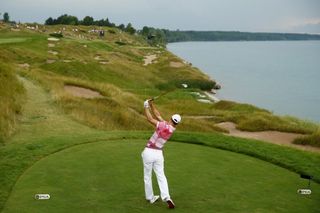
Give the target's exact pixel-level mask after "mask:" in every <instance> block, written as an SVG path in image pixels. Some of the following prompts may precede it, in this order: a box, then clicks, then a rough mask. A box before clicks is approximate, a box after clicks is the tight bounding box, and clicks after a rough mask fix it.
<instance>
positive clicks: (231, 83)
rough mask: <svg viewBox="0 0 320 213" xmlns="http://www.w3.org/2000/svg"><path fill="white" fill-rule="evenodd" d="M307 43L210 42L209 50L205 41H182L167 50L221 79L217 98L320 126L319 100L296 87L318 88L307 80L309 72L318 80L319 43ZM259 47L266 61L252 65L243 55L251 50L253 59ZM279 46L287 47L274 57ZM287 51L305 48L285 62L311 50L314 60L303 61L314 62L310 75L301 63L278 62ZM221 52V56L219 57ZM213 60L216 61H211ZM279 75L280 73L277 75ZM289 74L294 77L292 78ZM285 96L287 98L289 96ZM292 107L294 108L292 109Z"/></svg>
mask: <svg viewBox="0 0 320 213" xmlns="http://www.w3.org/2000/svg"><path fill="white" fill-rule="evenodd" d="M285 41H287V40H285ZM290 41H291V40H290ZM307 41H308V42H307V43H305V42H306V41H300V40H299V41H294V42H288V43H287V45H285V44H282V45H281V42H274V41H270V45H269V44H267V43H265V42H264V41H263V42H259V41H258V42H256V44H253V43H251V42H248V46H247V45H246V44H244V42H242V41H241V42H238V43H239V44H236V43H237V42H232V43H233V44H230V45H228V44H227V42H224V43H225V44H226V45H224V44H217V43H216V45H215V44H214V43H215V42H216V41H209V42H208V45H209V43H210V42H211V43H212V45H210V46H209V47H208V45H207V44H206V42H207V41H205V43H204V42H203V41H191V42H190V41H186V44H185V45H184V44H180V43H181V42H173V43H172V42H171V43H168V44H169V45H168V47H167V50H168V51H170V52H171V53H172V54H174V55H177V56H178V57H180V58H181V59H182V60H188V61H190V62H192V64H194V65H195V66H196V67H198V68H199V70H200V71H201V72H203V73H204V74H206V75H207V76H210V77H211V78H213V79H215V78H217V76H219V81H221V82H222V83H223V86H224V87H223V88H222V91H218V94H216V95H215V96H216V97H217V98H218V99H221V100H222V99H225V100H230V101H234V102H237V103H247V104H250V105H254V106H258V107H259V108H263V109H267V110H268V111H271V112H273V114H275V115H278V116H288V117H294V118H297V119H299V120H303V121H307V122H312V123H314V124H317V125H320V114H319V113H318V112H317V110H316V108H315V107H314V106H316V105H317V103H318V102H319V101H318V100H319V99H316V95H312V94H313V93H312V92H309V91H310V89H309V90H308V89H307V88H305V87H302V88H297V86H299V85H302V86H303V84H302V82H305V81H307V82H309V83H310V84H311V85H316V84H315V80H314V79H315V78H312V79H310V78H308V77H307V76H308V73H309V75H311V74H312V76H315V77H316V76H318V74H316V73H317V72H316V70H315V69H316V66H318V65H317V64H319V63H318V62H313V61H314V60H313V58H314V57H315V54H316V53H317V52H318V51H319V46H320V45H319V43H320V41H318V40H317V41H315V40H307ZM228 42H229V41H228ZM297 42H298V43H299V44H298V43H297ZM300 42H301V43H300ZM312 42H316V43H315V44H316V45H311V44H313V43H312ZM175 43H179V45H177V46H175ZM187 43H189V44H187ZM198 43H199V45H198ZM201 43H202V44H201ZM249 43H250V44H249ZM271 43H273V44H274V45H271ZM170 44H173V46H170ZM303 44H305V45H303ZM236 47H239V48H240V51H237V53H232V49H233V48H236ZM260 47H263V48H264V49H265V50H264V51H263V54H265V55H266V57H267V58H266V59H264V58H262V57H260V56H257V61H258V62H255V64H254V65H251V64H252V63H250V59H248V57H245V56H243V57H242V55H243V54H242V53H243V52H246V49H249V53H251V55H250V54H249V56H251V57H254V55H255V54H253V53H256V52H257V48H260ZM279 47H284V50H282V51H280V53H276V55H275V54H272V53H273V52H274V51H275V50H276V49H275V48H279ZM212 48H214V50H213V51H210V50H211V49H212ZM241 48H245V49H241ZM288 48H289V49H292V48H293V50H298V49H297V48H304V49H303V50H304V51H302V53H296V51H295V52H294V53H290V55H289V56H286V57H285V59H287V60H289V59H292V57H295V56H299V55H301V54H304V52H305V51H309V50H310V51H311V50H312V54H311V56H313V57H311V59H310V57H308V58H303V59H302V60H303V61H302V62H310V63H311V62H313V63H311V64H312V65H310V66H311V67H310V68H309V69H308V71H309V72H308V73H307V74H304V73H302V72H301V70H302V69H303V68H304V65H303V64H302V63H300V62H295V63H293V65H289V66H288V65H286V64H284V63H282V60H280V59H279V58H280V57H277V56H278V55H279V54H280V55H283V54H284V53H286V52H287V50H288ZM192 50H197V51H198V52H199V51H200V52H199V53H198V52H193V51H192ZM221 51H222V53H221V54H220V52H221ZM230 51H231V53H230ZM210 53H212V55H210V56H208V57H207V56H206V55H208V54H210ZM230 54H231V55H230ZM227 56H230V57H231V58H234V57H240V59H239V62H232V61H230V60H228V59H227V58H226V57H227ZM202 58H203V59H202ZM207 58H208V60H207ZM211 58H212V59H213V60H211ZM225 58H226V59H225ZM229 62H230V64H229ZM237 64H238V65H237ZM266 64H268V66H266ZM213 65H215V66H214V67H216V68H214V67H213ZM260 65H261V66H262V67H260V68H259V67H258V66H260ZM264 65H265V66H264ZM319 66H320V65H319ZM237 67H239V68H238V70H239V71H232V70H234V69H235V68H237ZM231 69H232V70H231ZM257 69H258V70H257ZM279 69H280V71H281V70H285V71H283V72H280V71H279ZM204 70H206V71H204ZM214 70H215V71H214ZM289 71H290V72H289ZM266 72H268V73H270V76H269V77H268V78H266V79H265V80H264V78H263V77H259V76H265V77H266V75H263V74H264V73H266ZM279 72H280V74H277V73H279ZM250 73H253V74H252V76H251V77H250V76H249V78H248V79H249V80H245V78H244V77H243V76H246V75H250ZM286 73H288V74H286ZM289 73H292V74H291V75H289ZM237 76H239V77H237ZM241 76H242V77H243V78H242V77H241ZM276 76H278V79H276V80H275V81H274V83H276V84H277V86H276V87H275V85H274V83H272V80H271V79H275V78H276ZM285 76H288V83H286V84H281V83H280V82H281V80H280V79H281V78H283V77H285ZM244 85H245V87H244ZM226 86H228V88H227V90H225V87H226ZM260 86H261V87H260ZM317 87H318V86H313V87H312V88H313V91H316V89H317ZM237 88H238V89H237ZM249 88H251V89H249ZM295 90H297V92H298V93H297V95H295V94H296V93H293V92H289V91H295ZM226 92H227V94H228V95H223V94H226ZM259 94H260V95H259ZM276 94H277V95H276ZM286 94H288V95H287V96H286ZM227 96H228V97H229V98H228V97H227ZM230 97H231V98H230ZM232 97H233V98H232ZM263 97H265V98H263ZM281 97H285V99H286V100H287V101H284V98H281ZM295 100H297V101H295ZM293 104H294V107H292V106H293Z"/></svg>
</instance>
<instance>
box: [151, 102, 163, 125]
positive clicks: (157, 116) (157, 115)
mask: <svg viewBox="0 0 320 213" xmlns="http://www.w3.org/2000/svg"><path fill="white" fill-rule="evenodd" d="M150 107H151V110H152V112H153V114H154V116H155V117H156V119H157V120H158V121H163V118H162V117H161V115H160V112H159V111H158V109H157V108H156V107H155V106H154V104H153V103H152V102H150Z"/></svg>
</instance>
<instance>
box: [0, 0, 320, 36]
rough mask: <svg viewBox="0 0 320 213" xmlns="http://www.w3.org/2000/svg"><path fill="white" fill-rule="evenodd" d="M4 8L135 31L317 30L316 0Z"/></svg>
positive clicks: (67, 2) (118, 1) (19, 4)
mask: <svg viewBox="0 0 320 213" xmlns="http://www.w3.org/2000/svg"><path fill="white" fill-rule="evenodd" d="M4 12H8V13H9V15H10V19H11V20H15V21H21V22H39V23H44V21H45V20H46V19H47V18H48V17H50V16H51V17H53V18H56V17H58V16H59V15H62V14H65V13H66V14H69V15H75V16H77V17H78V18H80V19H82V18H83V17H84V16H86V15H89V16H92V17H94V18H95V19H101V18H107V17H108V18H109V20H110V21H112V22H114V23H116V24H121V23H124V24H127V23H128V22H131V23H132V24H133V26H134V27H135V28H138V29H141V28H142V27H143V26H153V27H157V28H165V29H172V30H175V29H180V30H228V31H230V30H236V31H250V32H257V31H263V32H307V33H320V0H189V1H188V0H157V1H156V0H0V13H2V15H3V13H4ZM2 15H1V16H2Z"/></svg>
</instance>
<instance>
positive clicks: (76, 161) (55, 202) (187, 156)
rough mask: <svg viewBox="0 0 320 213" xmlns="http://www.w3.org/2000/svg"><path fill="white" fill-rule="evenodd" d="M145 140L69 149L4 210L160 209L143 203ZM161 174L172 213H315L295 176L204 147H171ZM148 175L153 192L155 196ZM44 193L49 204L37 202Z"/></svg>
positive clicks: (38, 170) (20, 186)
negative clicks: (169, 195) (166, 188)
mask: <svg viewBox="0 0 320 213" xmlns="http://www.w3.org/2000/svg"><path fill="white" fill-rule="evenodd" d="M144 145H145V140H115V141H100V142H96V143H91V144H84V145H78V146H74V147H71V148H68V149H65V150H63V151H60V152H57V153H55V154H52V155H49V156H48V157H45V158H43V159H42V160H40V161H38V162H37V163H35V164H34V165H33V166H32V167H31V168H29V169H28V170H27V171H26V172H25V173H24V174H23V175H22V176H21V177H20V179H19V180H18V181H17V183H16V185H15V186H14V188H13V191H12V193H11V195H10V197H9V199H8V202H7V203H6V205H5V208H4V211H3V212H6V213H8V212H151V211H152V212H164V211H166V210H167V209H166V208H167V207H166V205H165V203H162V202H161V201H160V202H157V203H156V204H153V205H150V204H149V203H147V202H146V201H145V199H144V190H143V174H142V173H143V168H142V163H141V156H140V155H141V151H142V150H143V147H144ZM164 155H165V172H166V175H167V178H168V182H169V187H170V193H171V196H172V198H173V200H174V201H175V203H176V209H175V210H174V211H175V212H317V211H318V209H319V203H320V192H319V191H320V186H319V185H318V184H315V183H312V185H311V186H312V190H313V194H312V196H309V197H305V196H301V195H298V194H297V193H296V190H297V189H298V188H300V187H303V186H306V185H307V182H306V181H304V180H301V179H300V178H299V176H298V175H297V174H295V173H293V172H290V171H288V170H285V169H283V168H280V167H277V166H275V165H272V164H270V163H267V162H264V161H261V160H258V159H255V158H252V157H248V156H245V155H241V154H236V153H233V152H228V151H223V150H219V149H214V148H210V147H205V146H200V145H192V144H184V143H176V142H169V143H168V144H167V145H166V148H165V151H164ZM155 183H156V181H155V178H154V190H155V193H156V194H159V190H158V187H157V185H156V184H155ZM37 193H49V194H50V196H51V199H50V200H35V199H34V195H35V194H37Z"/></svg>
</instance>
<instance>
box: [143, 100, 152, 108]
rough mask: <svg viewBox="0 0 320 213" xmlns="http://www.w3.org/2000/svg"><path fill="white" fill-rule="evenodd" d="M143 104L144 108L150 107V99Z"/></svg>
mask: <svg viewBox="0 0 320 213" xmlns="http://www.w3.org/2000/svg"><path fill="white" fill-rule="evenodd" d="M143 106H144V108H149V107H150V106H149V100H146V101H145V102H144V103H143Z"/></svg>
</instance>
